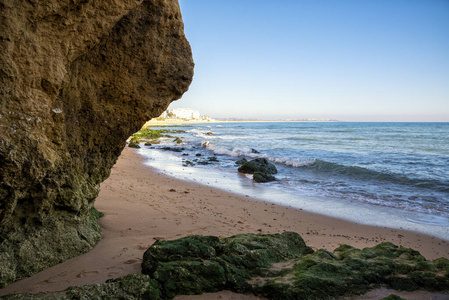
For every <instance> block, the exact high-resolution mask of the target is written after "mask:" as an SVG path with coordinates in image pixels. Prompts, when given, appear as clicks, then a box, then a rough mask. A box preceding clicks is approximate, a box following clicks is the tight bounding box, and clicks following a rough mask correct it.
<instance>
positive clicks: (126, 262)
mask: <svg viewBox="0 0 449 300" xmlns="http://www.w3.org/2000/svg"><path fill="white" fill-rule="evenodd" d="M139 261H140V259H130V260H127V261H125V262H124V263H125V264H127V265H130V264H134V263H136V262H139Z"/></svg>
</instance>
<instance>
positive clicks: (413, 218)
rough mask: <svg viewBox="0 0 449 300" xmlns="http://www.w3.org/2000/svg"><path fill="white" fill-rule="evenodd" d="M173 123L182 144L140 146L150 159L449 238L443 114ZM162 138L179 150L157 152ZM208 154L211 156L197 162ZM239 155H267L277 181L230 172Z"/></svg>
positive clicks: (271, 197) (193, 174)
mask: <svg viewBox="0 0 449 300" xmlns="http://www.w3.org/2000/svg"><path fill="white" fill-rule="evenodd" d="M176 129H179V128H176ZM181 129H183V130H185V131H187V132H186V133H183V134H178V135H177V136H179V137H181V138H182V140H183V141H184V143H183V144H182V145H174V143H173V142H172V139H167V140H165V141H164V142H163V144H162V145H155V146H154V147H153V148H152V149H150V148H148V147H144V148H143V149H141V150H140V153H142V154H143V155H145V156H146V157H148V158H149V160H148V164H149V165H151V166H153V167H156V168H158V169H160V170H161V171H163V172H166V173H168V174H171V175H173V176H176V177H180V178H183V179H188V180H194V181H198V182H200V183H203V184H209V185H212V186H215V187H218V188H222V189H226V190H230V191H233V192H237V193H242V194H248V195H251V196H254V197H257V198H260V199H263V200H265V201H271V202H275V203H280V204H284V205H290V206H293V207H297V208H304V209H308V210H310V211H314V212H318V213H323V214H327V215H332V216H336V217H341V218H346V219H350V220H353V221H357V222H361V223H367V224H373V225H385V222H388V224H387V225H388V226H390V225H391V226H392V227H404V228H407V229H412V230H417V231H425V232H426V233H431V234H435V235H438V236H441V237H445V238H447V239H449V230H448V229H449V123H346V122H335V123H334V122H323V123H309V122H297V123H296V122H295V123H293V122H292V123H288V122H279V123H277V122H260V123H243V122H242V123H209V124H204V123H203V124H195V125H189V126H184V128H181ZM207 133H212V134H211V135H208V134H207ZM166 144H170V146H171V147H174V148H175V147H177V148H180V149H181V148H182V149H183V150H182V151H181V152H173V151H164V150H162V149H161V148H162V147H164V146H167V145H166ZM202 144H203V146H204V145H206V147H202V146H201V145H202ZM197 155H201V156H197ZM212 156H215V157H216V158H217V160H218V162H211V163H210V164H201V162H202V161H208V158H209V157H212ZM242 157H245V158H247V159H252V158H257V157H264V158H267V159H269V160H270V161H271V162H273V163H274V164H275V165H276V167H277V168H278V171H279V173H278V174H277V175H276V178H277V179H278V180H277V181H275V182H272V183H268V184H255V183H253V182H252V180H251V179H250V178H248V177H246V176H242V175H241V174H238V173H237V166H236V165H235V161H236V160H238V159H240V158H242ZM195 160H196V161H195ZM187 161H189V163H187ZM370 214H371V216H370ZM421 227H423V228H424V227H425V228H424V229H423V228H421Z"/></svg>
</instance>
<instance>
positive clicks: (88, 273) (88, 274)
mask: <svg viewBox="0 0 449 300" xmlns="http://www.w3.org/2000/svg"><path fill="white" fill-rule="evenodd" d="M95 274H98V271H82V272H81V273H79V274H78V275H76V278H83V277H87V276H92V275H95Z"/></svg>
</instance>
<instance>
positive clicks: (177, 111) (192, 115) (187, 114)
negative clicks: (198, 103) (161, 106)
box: [167, 108, 201, 120]
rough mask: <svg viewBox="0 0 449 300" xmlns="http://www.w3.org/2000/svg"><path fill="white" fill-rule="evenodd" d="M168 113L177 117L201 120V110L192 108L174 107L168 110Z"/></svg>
mask: <svg viewBox="0 0 449 300" xmlns="http://www.w3.org/2000/svg"><path fill="white" fill-rule="evenodd" d="M167 115H168V117H169V118H175V119H184V120H201V114H200V112H199V111H197V110H193V109H190V108H172V109H169V110H167Z"/></svg>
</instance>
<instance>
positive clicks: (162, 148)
mask: <svg viewBox="0 0 449 300" xmlns="http://www.w3.org/2000/svg"><path fill="white" fill-rule="evenodd" d="M161 150H165V151H172V152H182V151H183V149H182V148H173V147H161Z"/></svg>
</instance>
